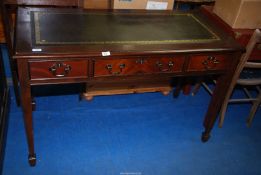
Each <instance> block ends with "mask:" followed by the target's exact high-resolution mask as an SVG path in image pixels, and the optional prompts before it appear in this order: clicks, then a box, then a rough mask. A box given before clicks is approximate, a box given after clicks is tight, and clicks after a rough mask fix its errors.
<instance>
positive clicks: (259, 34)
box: [219, 29, 261, 127]
mask: <svg viewBox="0 0 261 175" xmlns="http://www.w3.org/2000/svg"><path fill="white" fill-rule="evenodd" d="M257 43H261V31H260V30H259V29H256V30H255V32H254V34H253V35H252V37H251V39H250V41H249V43H248V45H247V47H246V53H244V54H243V55H242V58H241V61H240V64H239V65H238V67H237V69H236V72H235V74H234V76H233V79H232V81H231V84H230V87H229V89H228V91H227V94H226V97H225V100H224V102H223V105H222V107H221V111H220V120H219V127H222V125H223V122H224V118H225V113H226V110H227V106H228V103H229V102H245V101H250V102H252V104H253V105H252V108H251V110H250V113H249V116H248V118H247V125H248V126H250V125H251V122H252V120H253V118H254V116H255V113H256V111H257V109H258V107H259V105H260V102H261V90H260V87H259V85H261V77H255V78H241V77H240V74H241V73H242V71H243V69H245V68H248V69H253V72H254V70H255V69H261V63H260V62H251V61H248V59H249V57H250V55H251V53H252V50H253V49H254V47H255V45H256V44H257ZM254 73H255V72H254ZM236 84H238V85H242V86H257V91H258V95H257V97H256V98H253V97H251V95H250V93H248V91H246V94H247V95H248V96H249V98H247V99H235V100H233V99H230V96H231V94H232V92H233V90H234V87H235V85H236ZM232 100H233V101H232Z"/></svg>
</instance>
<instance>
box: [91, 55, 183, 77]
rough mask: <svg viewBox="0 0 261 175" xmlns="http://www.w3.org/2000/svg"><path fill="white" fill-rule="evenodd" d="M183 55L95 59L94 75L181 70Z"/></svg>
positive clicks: (138, 73)
mask: <svg viewBox="0 0 261 175" xmlns="http://www.w3.org/2000/svg"><path fill="white" fill-rule="evenodd" d="M184 61H185V58H184V57H183V56H174V57H160V58H138V57H137V58H123V59H120V58H117V59H114V58H112V59H111V58H109V59H100V60H98V59H97V60H95V62H94V77H101V76H121V75H140V74H154V73H173V72H182V70H183V65H184Z"/></svg>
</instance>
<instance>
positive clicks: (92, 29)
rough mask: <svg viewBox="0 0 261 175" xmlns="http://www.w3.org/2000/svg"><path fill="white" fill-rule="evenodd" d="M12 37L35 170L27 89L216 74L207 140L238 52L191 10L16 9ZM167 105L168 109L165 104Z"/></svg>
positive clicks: (148, 82)
mask: <svg viewBox="0 0 261 175" xmlns="http://www.w3.org/2000/svg"><path fill="white" fill-rule="evenodd" d="M17 16H18V17H17V24H16V39H15V43H16V45H15V54H14V57H13V59H16V60H17V63H18V72H19V81H20V88H21V103H22V109H23V114H24V123H25V129H26V136H27V141H28V148H29V163H30V165H32V166H33V165H35V163H36V155H35V149H34V138H33V122H32V117H33V116H32V101H31V100H32V94H31V87H32V86H34V85H46V84H68V83H87V85H88V84H93V85H99V84H104V83H107V85H110V86H111V87H112V86H117V85H119V84H121V83H126V81H132V82H146V85H148V86H151V87H153V86H155V84H167V83H169V82H170V81H171V79H172V78H175V77H179V78H181V77H187V76H190V77H194V76H195V77H197V76H207V75H213V74H215V75H219V79H218V83H217V86H216V88H215V90H214V94H213V97H212V99H211V101H210V104H209V107H208V110H207V113H206V115H205V120H204V127H205V131H204V132H203V134H202V141H204V142H205V141H207V140H208V139H209V137H210V132H211V129H212V127H213V125H214V123H215V121H216V118H217V115H218V112H219V109H220V106H221V104H222V101H223V99H224V96H225V93H226V90H227V88H228V86H229V83H230V81H231V78H232V75H233V73H234V70H235V68H236V66H237V64H238V62H239V58H240V55H241V53H242V51H244V50H243V49H242V47H240V46H239V45H238V44H237V43H236V42H235V41H234V40H233V39H232V38H231V37H230V36H228V35H227V34H226V33H225V32H223V31H222V30H221V29H219V28H217V27H216V26H215V25H213V24H212V23H211V21H208V19H207V18H205V17H204V16H203V15H202V14H201V13H200V12H199V11H195V12H190V13H181V12H179V13H173V12H159V11H153V12H151V11H150V12H149V11H111V12H109V11H84V10H79V9H50V8H30V7H20V8H18V15H17ZM173 105H175V104H173Z"/></svg>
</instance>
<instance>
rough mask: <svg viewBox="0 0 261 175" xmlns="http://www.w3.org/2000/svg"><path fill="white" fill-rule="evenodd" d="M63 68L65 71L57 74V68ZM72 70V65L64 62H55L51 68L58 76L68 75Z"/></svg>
mask: <svg viewBox="0 0 261 175" xmlns="http://www.w3.org/2000/svg"><path fill="white" fill-rule="evenodd" d="M62 68H63V72H62V73H60V74H57V70H58V69H62ZM71 70H72V67H71V66H70V65H67V64H64V63H59V62H57V63H55V64H53V65H52V66H51V67H50V68H49V71H50V72H51V73H52V74H53V75H54V76H56V77H65V76H66V75H68V73H69V72H70V71H71Z"/></svg>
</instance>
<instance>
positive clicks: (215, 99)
mask: <svg viewBox="0 0 261 175" xmlns="http://www.w3.org/2000/svg"><path fill="white" fill-rule="evenodd" d="M240 54H241V53H238V54H234V55H233V56H231V58H230V59H232V60H233V62H232V63H231V65H230V69H229V70H227V72H226V73H225V74H222V75H221V76H220V77H219V78H218V81H217V83H216V87H215V89H214V91H213V94H212V98H211V101H210V103H209V106H208V110H207V113H206V116H205V120H204V123H203V125H204V127H205V131H204V132H203V133H202V137H201V140H202V142H206V141H208V139H209V138H210V132H211V130H212V128H213V126H214V124H215V121H216V119H217V117H218V113H219V111H220V108H221V105H222V103H223V102H224V99H225V96H226V94H227V91H228V90H229V86H230V83H231V81H232V79H233V75H234V74H235V70H236V68H237V65H238V63H239V60H240V59H239V58H240Z"/></svg>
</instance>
